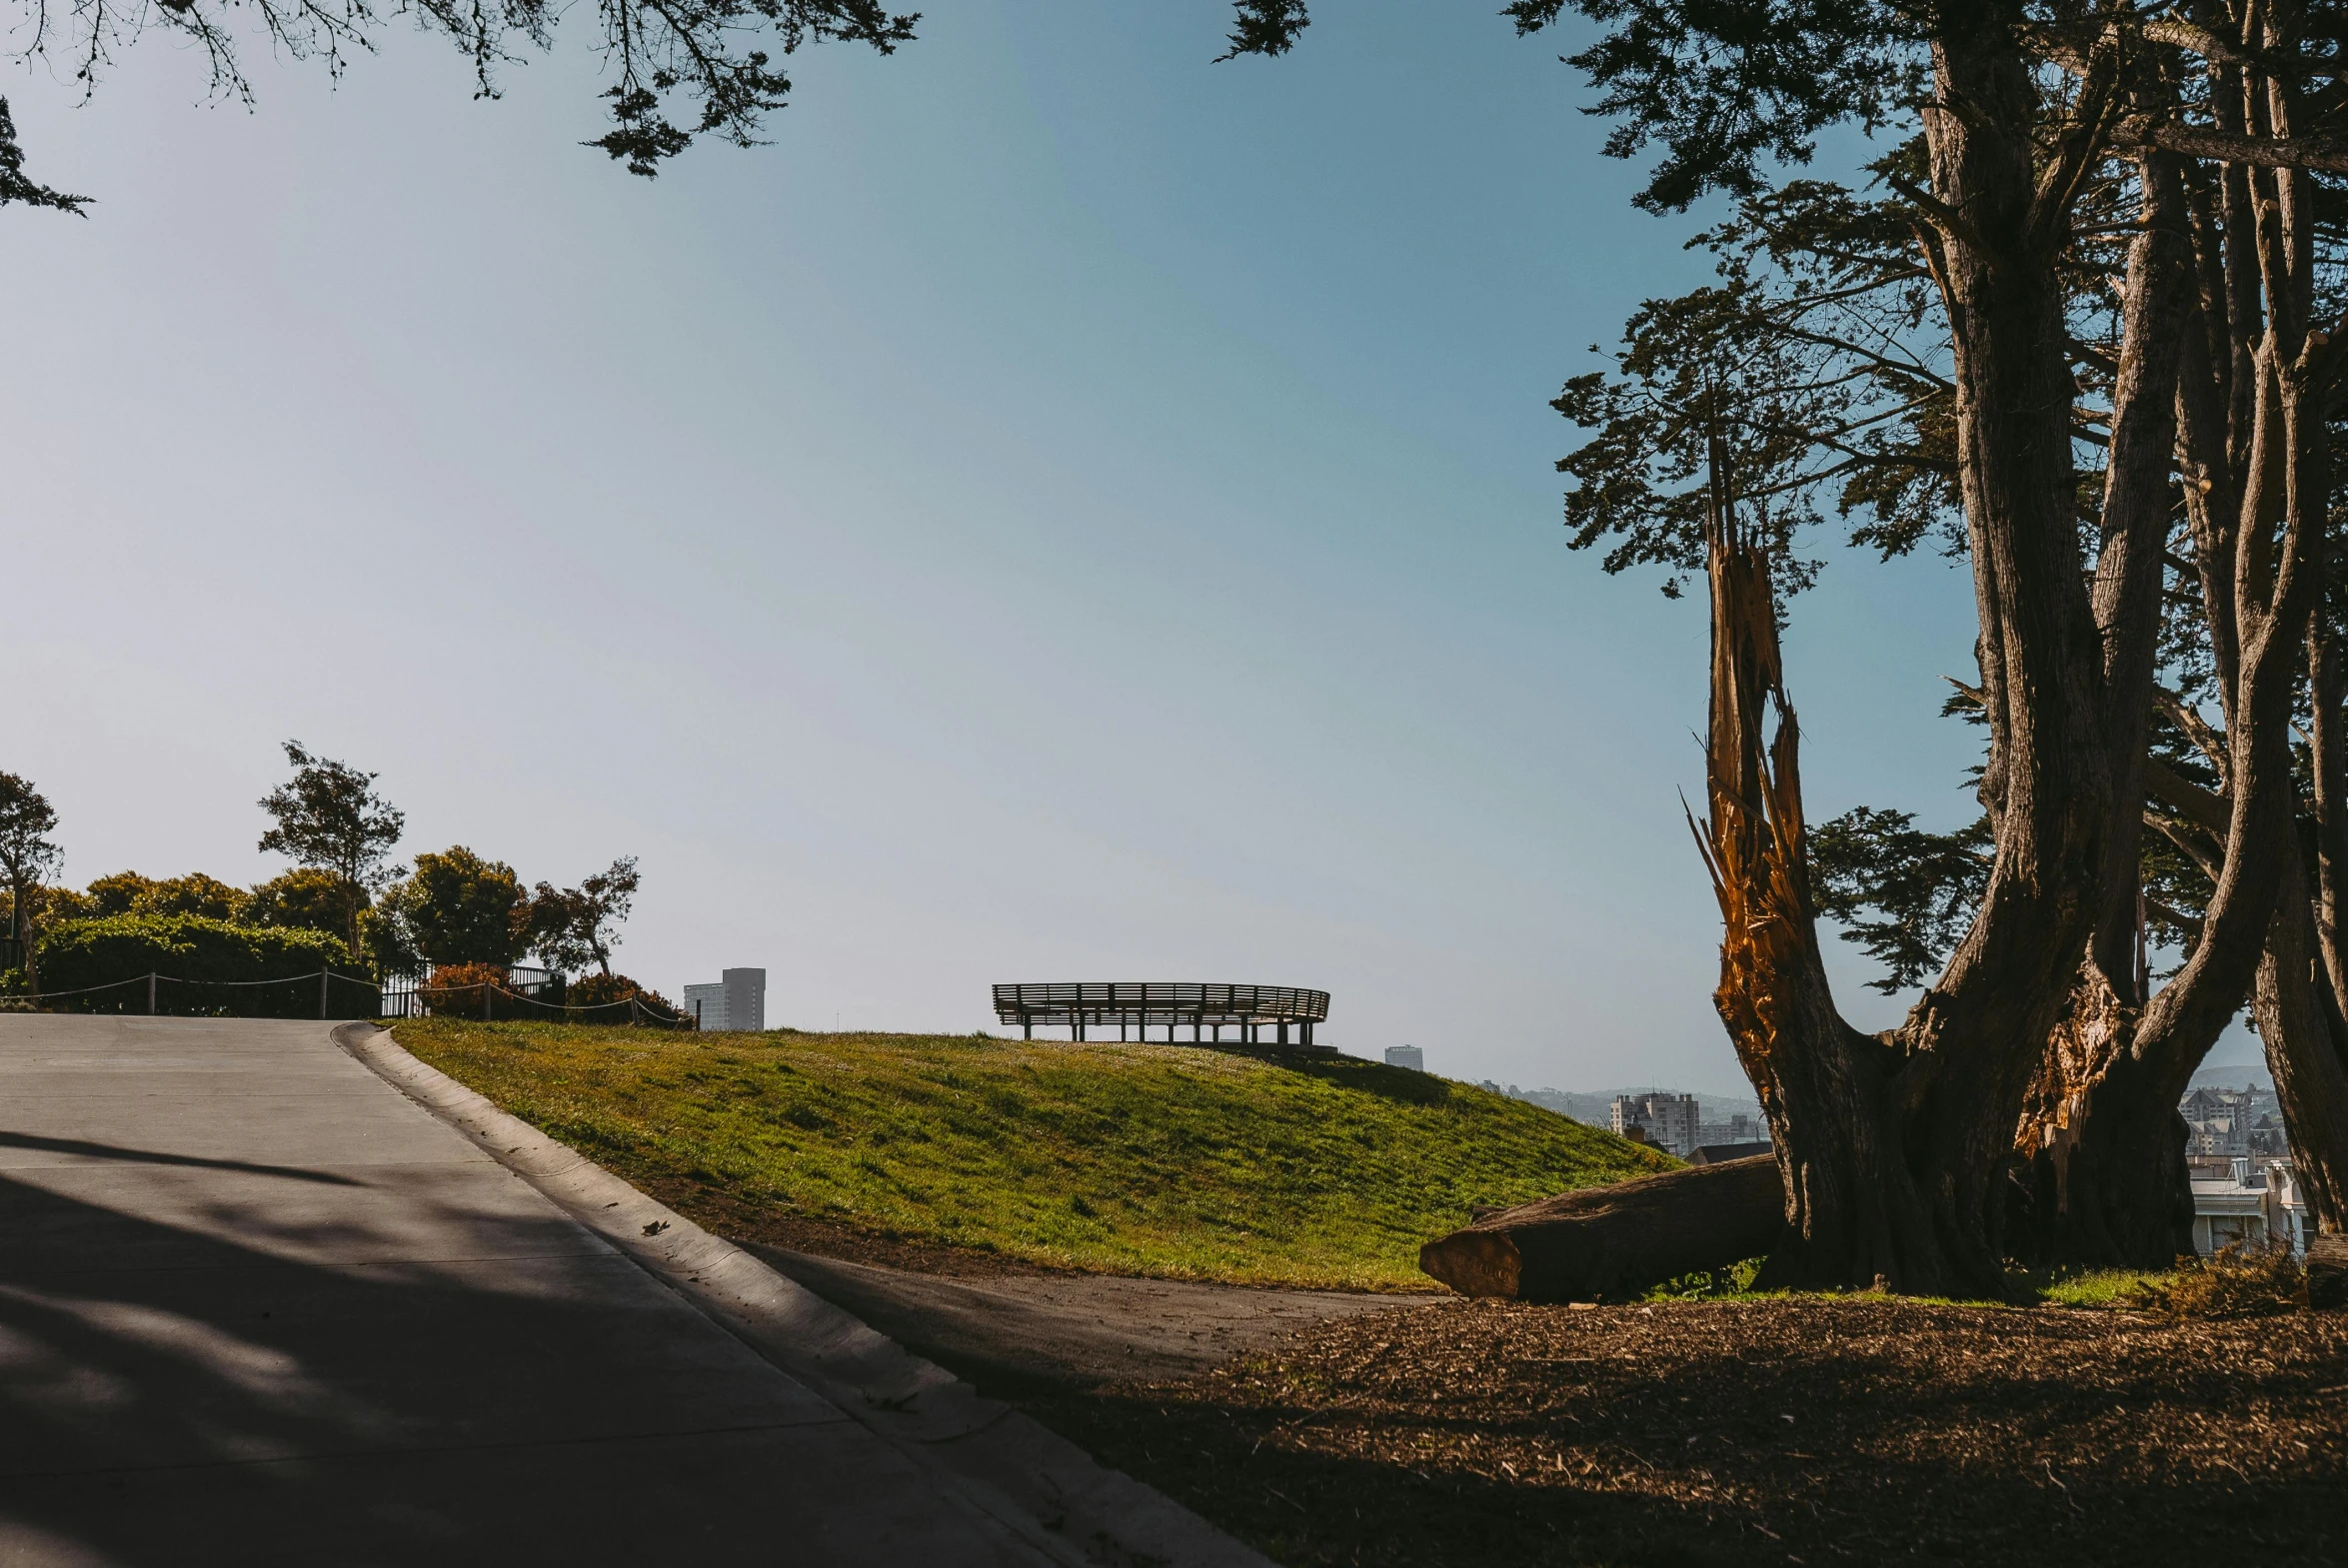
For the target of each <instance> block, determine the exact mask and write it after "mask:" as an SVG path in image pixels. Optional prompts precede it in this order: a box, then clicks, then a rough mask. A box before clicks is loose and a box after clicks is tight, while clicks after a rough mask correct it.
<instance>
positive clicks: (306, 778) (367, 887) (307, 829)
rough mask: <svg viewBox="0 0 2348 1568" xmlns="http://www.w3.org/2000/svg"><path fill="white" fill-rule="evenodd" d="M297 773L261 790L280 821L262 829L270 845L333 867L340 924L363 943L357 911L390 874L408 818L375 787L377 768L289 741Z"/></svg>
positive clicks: (301, 860) (355, 946) (301, 861)
mask: <svg viewBox="0 0 2348 1568" xmlns="http://www.w3.org/2000/svg"><path fill="white" fill-rule="evenodd" d="M285 757H286V762H287V763H289V764H290V765H292V767H293V770H294V777H293V778H292V779H290V780H288V781H287V782H286V783H284V784H279V785H278V786H277V787H276V788H275V789H272V790H270V791H269V793H268V794H267V795H265V796H263V797H262V800H261V808H262V809H263V810H265V811H267V812H268V813H269V814H270V815H271V816H272V817H274V818H275V819H276V825H275V826H273V827H271V828H270V829H269V830H268V831H267V832H265V833H263V834H262V835H261V848H262V850H263V851H264V852H268V853H276V854H282V855H285V856H287V857H288V858H289V859H291V860H293V861H294V862H295V863H296V864H298V865H307V866H312V867H315V868H317V869H319V870H323V871H329V872H332V873H333V874H334V876H335V878H336V879H337V881H338V882H339V883H340V884H341V887H342V918H341V920H340V921H339V922H338V929H339V930H340V931H341V932H342V933H343V934H344V935H345V936H346V937H347V939H348V941H349V943H350V948H351V951H353V952H357V951H358V950H359V915H360V912H361V911H362V910H364V909H365V908H366V907H367V903H368V897H369V895H370V894H371V893H372V892H373V891H374V890H375V889H376V888H378V887H381V886H382V885H383V884H384V881H385V880H386V873H385V864H386V861H387V859H388V858H389V854H390V851H391V848H392V846H393V845H394V844H396V843H398V842H399V841H400V832H401V829H402V828H403V827H405V826H406V824H407V818H406V816H404V815H403V814H401V812H400V811H399V810H398V808H396V807H395V806H393V804H392V803H391V802H390V801H389V800H387V799H385V798H384V797H383V795H382V794H381V793H379V792H378V791H377V790H376V788H375V775H373V774H363V773H361V772H359V771H358V770H357V769H355V768H352V767H351V766H349V765H348V764H346V763H335V762H329V761H327V760H326V759H324V758H320V757H313V756H312V755H311V754H310V753H309V752H308V751H307V750H306V749H304V747H303V746H302V744H301V743H300V742H299V741H288V742H286V743H285Z"/></svg>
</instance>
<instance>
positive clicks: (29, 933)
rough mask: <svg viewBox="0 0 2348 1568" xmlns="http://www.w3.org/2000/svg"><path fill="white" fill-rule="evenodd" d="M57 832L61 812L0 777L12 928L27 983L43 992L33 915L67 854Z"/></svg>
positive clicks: (19, 781)
mask: <svg viewBox="0 0 2348 1568" xmlns="http://www.w3.org/2000/svg"><path fill="white" fill-rule="evenodd" d="M56 830H57V811H56V809H55V808H54V807H53V806H51V805H50V804H49V801H48V799H47V798H46V797H45V796H44V795H43V794H42V793H41V791H40V790H38V789H35V788H34V787H33V786H32V784H31V782H30V781H29V780H26V779H25V778H23V777H22V776H20V775H17V774H5V773H0V877H5V878H6V879H7V882H8V904H9V916H10V924H11V925H12V927H13V928H14V930H15V933H16V940H17V943H18V946H19V950H21V951H22V952H23V954H24V972H25V980H26V982H27V983H28V985H29V986H30V988H32V989H33V990H36V991H37V990H39V989H40V988H41V970H40V965H39V959H38V957H37V955H36V954H35V953H34V951H33V947H34V929H33V914H34V910H35V908H36V906H37V904H38V901H39V895H40V889H41V884H42V882H43V881H44V880H45V879H46V878H47V877H48V876H49V875H50V874H51V873H53V872H54V871H55V870H56V869H57V865H58V862H59V861H60V860H62V859H63V858H64V857H65V852H64V851H63V850H62V849H60V848H59V847H58V846H57V843H56V841H55V840H54V839H52V838H51V837H50V836H49V835H50V834H51V833H53V832H55V831H56Z"/></svg>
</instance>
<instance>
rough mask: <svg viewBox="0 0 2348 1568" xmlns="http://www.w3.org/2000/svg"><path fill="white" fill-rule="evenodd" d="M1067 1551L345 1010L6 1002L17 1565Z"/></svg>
mask: <svg viewBox="0 0 2348 1568" xmlns="http://www.w3.org/2000/svg"><path fill="white" fill-rule="evenodd" d="M1046 1560H1047V1559H1046V1558H1045V1557H1044V1556H1043V1555H1041V1554H1040V1553H1039V1552H1037V1551H1036V1550H1035V1549H1034V1548H1032V1547H1030V1546H1028V1545H1025V1544H1022V1543H1021V1542H1019V1541H1018V1540H1017V1539H1016V1538H1015V1537H1013V1536H1011V1535H1010V1534H1008V1533H1007V1532H1005V1531H1004V1530H1003V1529H1002V1528H1001V1527H1000V1526H998V1525H996V1524H994V1523H993V1522H992V1521H990V1520H988V1519H986V1518H984V1517H983V1516H981V1515H980V1514H979V1513H978V1512H977V1510H976V1509H974V1508H973V1507H971V1506H970V1505H969V1504H968V1503H967V1502H964V1501H961V1500H958V1498H957V1497H956V1496H955V1495H953V1494H951V1492H950V1490H949V1489H945V1488H941V1487H939V1486H938V1485H936V1484H935V1483H934V1481H933V1480H932V1479H931V1478H930V1477H929V1476H928V1474H927V1473H926V1472H925V1471H923V1470H922V1469H921V1468H920V1467H919V1466H918V1465H917V1464H916V1463H915V1462H914V1461H913V1460H911V1459H909V1458H907V1457H906V1455H905V1454H904V1453H902V1452H900V1451H899V1450H898V1449H897V1448H894V1447H892V1446H891V1445H890V1444H888V1443H886V1442H884V1441H882V1440H881V1439H880V1438H879V1437H877V1436H875V1435H874V1434H873V1433H872V1432H871V1431H869V1430H867V1429H866V1428H865V1427H864V1426H861V1425H859V1424H857V1423H856V1422H854V1421H851V1420H850V1419H849V1418H848V1417H847V1416H846V1415H844V1413H843V1412H842V1411H841V1409H839V1408H838V1407H837V1406H835V1405H833V1404H831V1403H829V1402H828V1401H827V1400H826V1399H824V1398H822V1397H819V1395H817V1394H816V1393H815V1392H812V1391H811V1390H810V1389H809V1388H808V1387H807V1386H805V1385H804V1384H802V1383H800V1382H798V1381H795V1380H794V1379H793V1378H791V1377H790V1376H787V1375H786V1374H785V1373H783V1372H782V1371H780V1370H778V1369H777V1368H776V1367H775V1366H774V1365H772V1364H771V1363H769V1362H768V1361H766V1360H765V1359H763V1358H761V1357H760V1356H759V1355H757V1354H756V1353H754V1352H753V1351H751V1350H750V1349H749V1348H748V1347H746V1346H745V1345H744V1344H742V1343H741V1342H740V1341H739V1340H737V1339H736V1338H734V1337H733V1336H732V1335H730V1334H728V1333H727V1332H725V1331H724V1330H723V1329H721V1328H720V1327H718V1325H717V1324H716V1323H714V1322H712V1321H711V1320H710V1319H709V1318H708V1317H706V1316H704V1315H703V1314H702V1313H701V1312H700V1311H698V1310H696V1309H695V1308H694V1307H693V1306H691V1305H690V1304H688V1303H687V1302H686V1301H685V1300H684V1299H683V1298H681V1297H680V1296H678V1295H677V1294H675V1293H674V1292H673V1291H671V1290H670V1289H669V1288H668V1287H667V1286H665V1285H663V1284H661V1283H660V1282H658V1281H656V1280H655V1279H654V1278H653V1277H652V1276H651V1275H649V1274H647V1273H645V1272H644V1271H643V1270H642V1269H640V1268H639V1267H638V1266H637V1265H636V1264H635V1263H633V1262H631V1261H630V1260H628V1259H627V1258H625V1257H623V1256H621V1255H620V1254H619V1253H618V1252H616V1251H614V1250H613V1248H612V1247H611V1246H609V1245H607V1244H606V1243H605V1242H604V1241H602V1240H601V1239H600V1238H598V1237H596V1236H595V1235H593V1234H592V1233H590V1232H589V1231H588V1230H586V1229H584V1228H582V1227H581V1226H580V1225H578V1224H576V1223H574V1222H573V1221H572V1220H571V1219H570V1218H569V1217H567V1216H566V1215H565V1214H563V1213H562V1212H561V1211H560V1210H559V1209H557V1208H556V1207H555V1206H554V1205H553V1204H552V1203H551V1202H549V1201H548V1200H547V1199H546V1198H544V1197H542V1196H541V1195H540V1194H539V1193H538V1192H537V1191H536V1190H535V1189H534V1188H532V1187H531V1186H529V1185H527V1184H526V1183H524V1182H523V1181H522V1180H520V1179H519V1178H517V1177H516V1176H514V1175H512V1174H511V1173H509V1172H508V1171H507V1170H506V1169H505V1168H504V1167H503V1166H501V1165H499V1164H497V1163H496V1162H494V1161H493V1160H491V1159H490V1158H489V1157H488V1156H487V1155H485V1154H483V1153H482V1152H480V1151H479V1150H477V1149H475V1148H474V1147H473V1146H472V1145H471V1144H470V1143H468V1142H467V1141H466V1140H465V1139H463V1138H461V1137H459V1136H458V1135H457V1134H456V1133H455V1132H453V1131H452V1130H450V1129H449V1128H448V1127H446V1126H444V1125H443V1124H442V1123H441V1122H439V1121H438V1120H436V1119H435V1118H434V1117H433V1116H432V1115H431V1114H429V1113H428V1112H426V1111H425V1110H423V1109H422V1108H420V1107H419V1106H417V1105H415V1104H414V1103H412V1102H411V1101H409V1100H408V1099H406V1098H405V1097H403V1096H402V1095H401V1094H400V1093H399V1092H397V1091H396V1090H394V1089H393V1088H392V1087H391V1086H390V1085H388V1084H387V1083H385V1082H384V1081H383V1080H382V1079H380V1078H378V1077H377V1076H375V1074H373V1073H372V1072H370V1071H369V1070H368V1069H367V1068H366V1067H364V1066H362V1065H361V1064H360V1063H359V1062H357V1061H355V1060H353V1059H352V1058H351V1057H350V1056H349V1055H347V1054H345V1053H344V1052H343V1051H342V1050H341V1049H339V1048H338V1047H337V1046H336V1045H335V1044H334V1043H333V1041H332V1040H331V1038H330V1037H329V1034H328V1030H327V1026H326V1025H324V1024H316V1023H286V1022H260V1021H244V1020H239V1021H234V1022H230V1021H215V1020H188V1019H170V1018H79V1017H50V1016H34V1015H0V1565H13V1564H43V1565H48V1564H77V1565H78V1564H175V1565H176V1564H194V1563H231V1562H233V1563H237V1564H263V1563H288V1564H293V1563H298V1564H305V1565H308V1564H418V1563H433V1564H454V1563H475V1562H493V1561H494V1562H498V1563H504V1564H541V1563H545V1564H555V1563H560V1564H564V1565H592V1564H614V1565H618V1564H628V1565H631V1568H640V1565H646V1564H665V1563H679V1564H683V1563H691V1564H697V1565H698V1564H710V1565H716V1564H731V1563H754V1562H755V1563H762V1564H810V1565H814V1564H891V1565H900V1564H903V1565H925V1568H926V1565H941V1568H945V1565H959V1564H1015V1563H1016V1564H1025V1563H1032V1562H1043V1561H1046Z"/></svg>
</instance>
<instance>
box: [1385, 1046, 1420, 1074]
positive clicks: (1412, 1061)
mask: <svg viewBox="0 0 2348 1568" xmlns="http://www.w3.org/2000/svg"><path fill="white" fill-rule="evenodd" d="M1386 1065H1387V1066H1389V1067H1408V1068H1409V1069H1410V1070H1411V1071H1412V1072H1424V1071H1425V1070H1426V1052H1425V1051H1422V1050H1420V1049H1419V1048H1418V1047H1417V1046H1415V1045H1388V1046H1387V1047H1386Z"/></svg>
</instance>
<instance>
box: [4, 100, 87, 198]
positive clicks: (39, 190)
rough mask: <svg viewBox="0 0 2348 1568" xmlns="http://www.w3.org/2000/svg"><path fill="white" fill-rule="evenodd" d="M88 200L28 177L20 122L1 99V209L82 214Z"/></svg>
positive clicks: (6, 102)
mask: <svg viewBox="0 0 2348 1568" xmlns="http://www.w3.org/2000/svg"><path fill="white" fill-rule="evenodd" d="M88 200H89V198H88V197H86V196H68V195H66V194H65V193H64V192H62V191H53V190H51V189H49V187H47V186H46V185H42V184H40V183H39V182H38V181H35V180H33V179H31V178H29V177H28V176H27V175H26V174H25V172H24V149H23V148H22V147H21V146H19V145H18V144H17V140H16V120H15V117H14V116H12V115H10V114H9V112H8V100H7V99H5V98H0V207H5V206H7V205H8V204H9V203H10V202H22V203H23V204H24V205H26V206H28V207H54V208H56V209H57V210H58V211H60V212H70V213H77V214H78V213H80V212H81V210H82V205H83V204H84V203H85V202H87V201H88Z"/></svg>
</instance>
